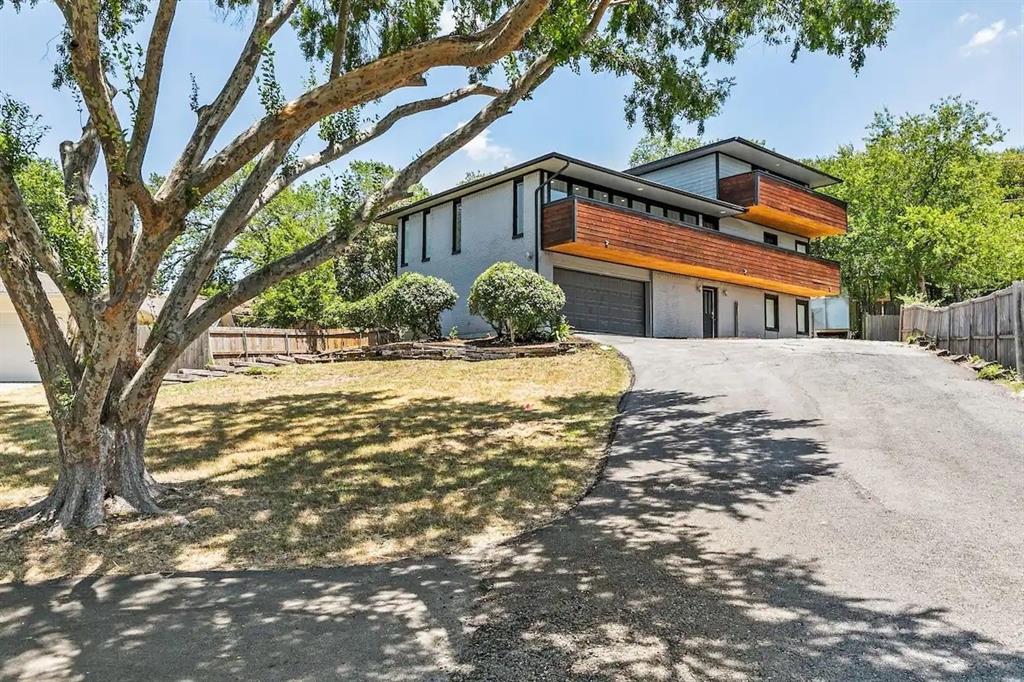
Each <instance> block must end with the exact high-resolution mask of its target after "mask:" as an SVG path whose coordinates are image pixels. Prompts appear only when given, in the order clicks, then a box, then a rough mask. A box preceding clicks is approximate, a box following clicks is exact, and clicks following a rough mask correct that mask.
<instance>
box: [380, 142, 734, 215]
mask: <svg viewBox="0 0 1024 682" xmlns="http://www.w3.org/2000/svg"><path fill="white" fill-rule="evenodd" d="M541 170H542V171H548V172H550V173H553V174H555V173H557V174H560V175H565V176H566V177H571V178H574V179H577V180H581V181H583V182H589V183H591V184H595V185H600V186H602V187H607V188H608V189H610V190H612V191H615V190H618V191H621V192H622V193H623V194H632V195H634V196H642V197H647V198H649V199H650V200H651V201H656V202H661V203H665V204H669V205H672V206H678V207H680V208H685V209H690V210H692V211H695V212H699V213H706V214H708V215H713V216H733V215H739V214H741V213H743V212H744V210H745V209H744V208H743V207H742V206H737V205H736V204H730V203H728V202H725V201H719V200H717V199H712V198H710V197H705V196H701V195H699V194H693V193H692V192H686V191H684V190H681V189H676V188H674V187H669V186H667V185H662V184H660V183H657V182H651V181H650V180H646V179H644V178H642V177H638V176H636V175H631V174H629V173H622V172H620V171H616V170H612V169H610V168H604V167H602V166H598V165H596V164H592V163H589V162H587V161H581V160H579V159H574V158H572V157H571V156H566V155H564V154H558V153H556V152H552V153H550V154H545V155H544V156H539V157H537V158H535V159H531V160H530V161H526V162H524V163H521V164H519V165H516V166H512V167H511V168H506V169H505V170H502V171H499V172H497V173H492V174H491V175H487V176H484V177H482V178H478V179H477V180H474V181H472V182H467V183H465V184H463V185H458V186H456V187H452V188H451V189H448V190H445V191H443V192H438V193H437V194H432V195H430V196H429V197H427V198H425V199H421V200H420V201H417V202H415V203H412V204H408V205H406V206H402V207H401V208H397V209H395V210H393V211H389V212H387V213H384V214H382V215H380V216H378V217H377V222H380V223H386V224H389V225H397V224H398V222H399V220H401V219H402V218H403V217H405V216H408V215H411V214H413V213H417V212H419V211H423V210H426V209H429V208H431V207H433V206H437V205H439V204H443V203H444V202H446V201H451V200H452V199H456V198H458V197H461V196H465V195H467V194H472V193H474V192H479V191H480V190H483V189H487V188H488V187H493V186H494V185H499V184H501V183H503V182H508V181H509V180H511V179H512V178H515V177H518V176H520V175H526V174H527V173H532V172H535V171H541Z"/></svg>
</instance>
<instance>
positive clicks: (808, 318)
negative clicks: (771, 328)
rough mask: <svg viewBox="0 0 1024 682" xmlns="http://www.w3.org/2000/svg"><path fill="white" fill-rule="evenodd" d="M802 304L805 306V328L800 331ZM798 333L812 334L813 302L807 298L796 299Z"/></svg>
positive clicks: (799, 334)
mask: <svg viewBox="0 0 1024 682" xmlns="http://www.w3.org/2000/svg"><path fill="white" fill-rule="evenodd" d="M800 306H803V308H804V314H803V321H804V330H803V331H800V317H801V316H800ZM796 335H797V336H810V335H811V302H810V301H809V300H808V299H806V298H798V299H796Z"/></svg>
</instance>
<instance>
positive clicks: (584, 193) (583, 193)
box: [572, 185, 590, 199]
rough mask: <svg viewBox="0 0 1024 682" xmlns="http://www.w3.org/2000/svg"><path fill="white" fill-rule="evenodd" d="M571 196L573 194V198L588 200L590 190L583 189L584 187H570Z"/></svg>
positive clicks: (587, 188)
mask: <svg viewBox="0 0 1024 682" xmlns="http://www.w3.org/2000/svg"><path fill="white" fill-rule="evenodd" d="M572 194H573V196H577V197H586V198H588V199H589V198H590V188H589V187H585V186H584V185H573V186H572Z"/></svg>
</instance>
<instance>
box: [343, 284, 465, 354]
mask: <svg viewBox="0 0 1024 682" xmlns="http://www.w3.org/2000/svg"><path fill="white" fill-rule="evenodd" d="M458 299H459V297H458V295H457V294H456V293H455V289H453V288H452V285H451V284H448V282H446V281H444V280H443V279H438V278H437V277H430V276H428V275H421V274H419V273H416V272H406V273H404V274H402V275H401V276H399V277H396V278H395V279H393V280H391V281H390V282H388V283H387V284H385V285H384V286H383V287H381V289H380V290H379V291H377V292H376V293H374V294H370V295H369V296H367V297H366V298H362V299H359V300H358V301H350V302H344V303H339V304H338V305H336V306H335V307H334V308H333V309H332V310H331V321H332V323H333V324H336V325H338V326H342V327H349V328H350V329H355V330H356V331H368V330H371V329H385V330H387V331H390V332H392V333H393V334H396V335H398V336H404V335H409V336H410V337H412V338H414V339H421V338H424V337H426V338H432V339H436V338H440V336H441V313H443V312H444V311H445V310H450V309H451V308H452V307H453V306H454V305H455V302H456V301H457V300H458Z"/></svg>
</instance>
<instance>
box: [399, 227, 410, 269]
mask: <svg viewBox="0 0 1024 682" xmlns="http://www.w3.org/2000/svg"><path fill="white" fill-rule="evenodd" d="M398 241H400V242H401V244H400V245H399V247H400V248H399V250H398V251H399V254H400V255H401V258H400V259H399V263H400V264H401V266H402V267H403V268H404V267H408V265H409V260H408V258H407V257H406V245H407V244H408V242H409V218H408V217H405V218H402V227H401V229H400V230H399V235H398Z"/></svg>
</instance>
